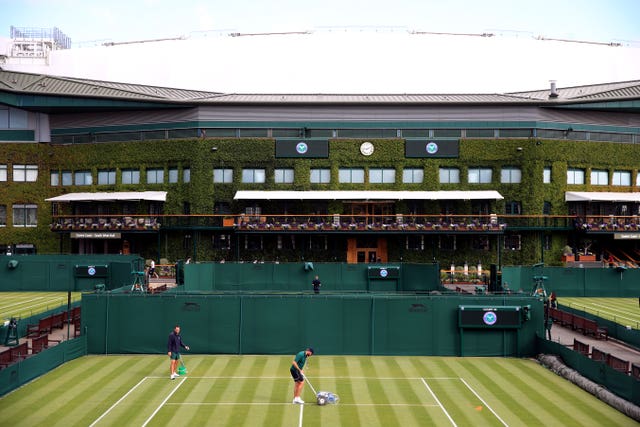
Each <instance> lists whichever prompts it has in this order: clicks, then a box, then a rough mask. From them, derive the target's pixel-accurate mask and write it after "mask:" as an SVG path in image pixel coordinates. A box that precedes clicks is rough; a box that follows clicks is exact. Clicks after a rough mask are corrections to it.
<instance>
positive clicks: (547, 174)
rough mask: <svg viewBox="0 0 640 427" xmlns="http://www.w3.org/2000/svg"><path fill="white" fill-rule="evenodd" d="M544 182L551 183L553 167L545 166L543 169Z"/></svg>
mask: <svg viewBox="0 0 640 427" xmlns="http://www.w3.org/2000/svg"><path fill="white" fill-rule="evenodd" d="M542 183H543V184H551V168H550V167H545V168H544V169H543V170H542Z"/></svg>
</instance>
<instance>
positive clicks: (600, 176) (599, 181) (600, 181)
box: [591, 169, 609, 185]
mask: <svg viewBox="0 0 640 427" xmlns="http://www.w3.org/2000/svg"><path fill="white" fill-rule="evenodd" d="M591 185H609V172H607V171H606V170H600V169H593V170H592V171H591Z"/></svg>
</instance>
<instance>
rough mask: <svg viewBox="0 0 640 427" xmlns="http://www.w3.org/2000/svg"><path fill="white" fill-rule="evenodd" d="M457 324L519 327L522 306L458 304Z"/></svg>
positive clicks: (468, 326) (478, 326) (497, 327)
mask: <svg viewBox="0 0 640 427" xmlns="http://www.w3.org/2000/svg"><path fill="white" fill-rule="evenodd" d="M458 326H460V327H461V328H488V329H504V328H520V327H521V326H522V307H520V306H498V307H488V306H480V305H460V306H458Z"/></svg>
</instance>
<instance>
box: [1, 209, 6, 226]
mask: <svg viewBox="0 0 640 427" xmlns="http://www.w3.org/2000/svg"><path fill="white" fill-rule="evenodd" d="M6 226H7V205H0V227H6Z"/></svg>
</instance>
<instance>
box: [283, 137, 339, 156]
mask: <svg viewBox="0 0 640 427" xmlns="http://www.w3.org/2000/svg"><path fill="white" fill-rule="evenodd" d="M276 157H307V158H323V159H326V158H327V157H329V141H328V140H326V139H325V140H309V139H305V140H300V139H299V140H295V139H291V140H289V139H279V140H277V141H276Z"/></svg>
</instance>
